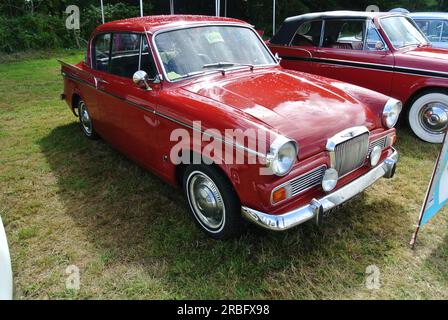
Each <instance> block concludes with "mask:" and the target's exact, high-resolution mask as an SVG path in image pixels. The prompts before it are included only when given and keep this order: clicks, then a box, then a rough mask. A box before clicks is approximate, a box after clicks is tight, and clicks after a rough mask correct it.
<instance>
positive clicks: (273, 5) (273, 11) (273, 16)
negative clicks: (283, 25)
mask: <svg viewBox="0 0 448 320" xmlns="http://www.w3.org/2000/svg"><path fill="white" fill-rule="evenodd" d="M274 34H275V0H273V3H272V35H274Z"/></svg>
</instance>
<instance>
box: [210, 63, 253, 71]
mask: <svg viewBox="0 0 448 320" xmlns="http://www.w3.org/2000/svg"><path fill="white" fill-rule="evenodd" d="M234 66H242V67H249V68H250V71H253V70H254V65H253V64H250V63H239V62H228V61H224V62H223V61H221V62H216V63H208V64H204V65H203V66H202V68H204V69H209V68H220V69H219V70H220V71H221V72H222V73H223V74H224V73H225V69H224V68H226V67H234Z"/></svg>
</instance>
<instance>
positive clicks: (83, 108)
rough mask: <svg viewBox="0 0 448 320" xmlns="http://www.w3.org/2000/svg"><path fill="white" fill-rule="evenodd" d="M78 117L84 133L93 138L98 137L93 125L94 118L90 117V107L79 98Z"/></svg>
mask: <svg viewBox="0 0 448 320" xmlns="http://www.w3.org/2000/svg"><path fill="white" fill-rule="evenodd" d="M78 117H79V123H80V126H81V130H82V132H83V133H84V135H85V136H86V137H87V138H89V139H92V140H96V139H98V134H97V133H96V132H95V129H94V127H93V122H92V118H91V117H90V113H89V109H87V105H86V104H85V102H84V101H83V100H79V103H78Z"/></svg>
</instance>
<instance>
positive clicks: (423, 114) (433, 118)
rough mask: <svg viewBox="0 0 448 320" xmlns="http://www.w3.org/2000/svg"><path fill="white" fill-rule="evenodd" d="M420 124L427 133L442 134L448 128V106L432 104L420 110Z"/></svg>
mask: <svg viewBox="0 0 448 320" xmlns="http://www.w3.org/2000/svg"><path fill="white" fill-rule="evenodd" d="M420 124H421V126H422V127H423V129H425V130H426V131H427V132H430V133H433V134H434V133H437V134H441V133H443V132H445V130H446V129H447V128H448V106H447V105H446V104H443V103H440V102H431V103H428V104H426V105H424V106H423V108H422V109H421V110H420Z"/></svg>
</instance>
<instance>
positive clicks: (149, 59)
mask: <svg viewBox="0 0 448 320" xmlns="http://www.w3.org/2000/svg"><path fill="white" fill-rule="evenodd" d="M61 64H62V67H61V73H62V75H63V81H64V92H63V94H62V96H61V97H62V98H63V99H65V101H66V102H67V104H68V106H69V108H70V110H71V111H72V112H73V113H74V114H75V115H77V116H78V117H79V120H80V129H81V131H82V132H83V134H84V135H85V136H86V137H87V138H90V139H94V138H98V137H99V136H100V137H101V138H103V139H104V140H106V141H108V142H109V143H111V144H112V145H113V146H114V147H115V148H117V149H118V150H120V151H121V152H123V153H124V154H126V155H127V156H128V157H129V158H131V159H133V160H135V161H137V162H138V163H139V164H140V165H141V166H143V167H144V168H146V169H148V170H150V171H152V172H154V173H155V174H157V175H158V176H160V177H161V178H163V179H164V180H166V181H167V182H169V183H171V184H172V185H175V186H179V187H180V188H182V189H183V192H184V194H185V197H186V199H187V202H188V204H189V207H190V213H191V215H192V218H193V219H194V221H195V222H196V224H197V225H198V226H199V228H200V229H202V230H203V231H204V232H205V233H206V234H207V235H209V236H210V237H213V238H215V239H226V238H230V237H232V236H235V235H237V234H238V233H239V232H240V231H241V230H242V227H243V226H244V224H243V217H245V218H246V219H247V220H249V221H251V222H253V223H255V224H258V225H260V226H262V227H265V228H268V229H271V230H286V229H289V228H292V227H294V226H297V225H299V224H301V223H304V222H306V221H309V220H314V221H316V222H319V221H321V219H322V217H323V215H324V214H325V213H328V212H330V211H331V210H332V209H334V208H336V207H337V206H338V205H340V204H342V203H344V202H346V201H348V200H349V199H351V198H352V197H354V196H355V195H357V194H359V193H360V192H362V191H363V190H365V189H366V188H367V187H369V186H370V185H372V184H373V183H375V182H376V181H377V180H378V179H380V178H381V177H385V178H391V177H392V176H393V175H394V173H395V167H396V163H397V161H398V154H397V152H396V151H395V150H394V148H393V144H394V142H395V139H396V132H395V129H394V126H395V124H396V121H397V120H398V117H399V114H400V111H401V102H400V101H398V100H396V99H393V98H390V97H388V96H385V95H383V94H380V93H377V92H373V91H370V90H366V89H364V88H360V87H357V86H354V85H350V84H347V83H342V82H339V81H335V80H329V79H326V78H322V77H316V76H313V75H308V74H304V73H300V72H296V71H292V70H286V69H284V68H282V67H281V66H280V65H279V63H278V60H277V59H276V58H275V56H274V55H273V54H272V53H271V52H270V51H269V49H268V48H267V47H266V45H265V43H264V42H263V40H262V39H261V38H260V36H259V34H257V32H256V31H255V29H253V28H252V26H251V25H249V24H248V23H246V22H243V21H240V20H236V19H230V18H222V17H206V16H181V15H179V16H178V15H171V16H149V17H142V18H131V19H126V20H121V21H114V22H109V23H106V24H102V25H101V26H99V27H98V28H97V29H96V30H95V31H94V32H93V35H92V37H91V39H90V41H89V45H88V50H87V57H86V60H85V61H82V62H79V63H78V64H76V65H71V64H67V63H64V62H61ZM198 122H200V126H199V127H198V126H197V124H198ZM229 131H230V132H232V131H236V134H238V135H239V136H241V134H239V133H242V134H243V139H238V137H235V135H232V134H230V136H229V134H228V132H229ZM238 132H239V133H238ZM250 132H253V133H254V134H256V136H255V137H254V136H250ZM245 133H248V134H249V135H248V136H246V134H245ZM173 134H174V135H175V136H174V137H173ZM178 134H182V136H185V135H186V136H187V138H190V137H192V139H191V141H190V140H189V139H185V140H182V141H179V139H178V138H179V137H180V136H178ZM198 135H199V139H195V136H198ZM201 136H202V137H201ZM201 138H202V139H201ZM252 139H255V140H252ZM211 141H213V143H214V144H217V146H218V147H217V148H218V149H215V152H213V155H211V152H210V142H211ZM179 142H182V143H183V144H182V148H177V147H178V146H179ZM224 146H225V150H222V149H220V148H222V147H224ZM239 155H241V156H242V157H241V158H240V159H239V160H238V157H239ZM198 156H199V157H198ZM254 156H255V158H254ZM191 158H193V162H189V161H188V160H190V159H191ZM194 158H196V159H197V158H199V159H197V160H202V161H194ZM184 159H185V160H187V161H183V160H184ZM250 159H252V160H255V161H253V162H251V161H250ZM178 160H181V161H178ZM97 165H101V164H100V163H98V164H97ZM152 196H154V195H153V194H148V197H152Z"/></svg>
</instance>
